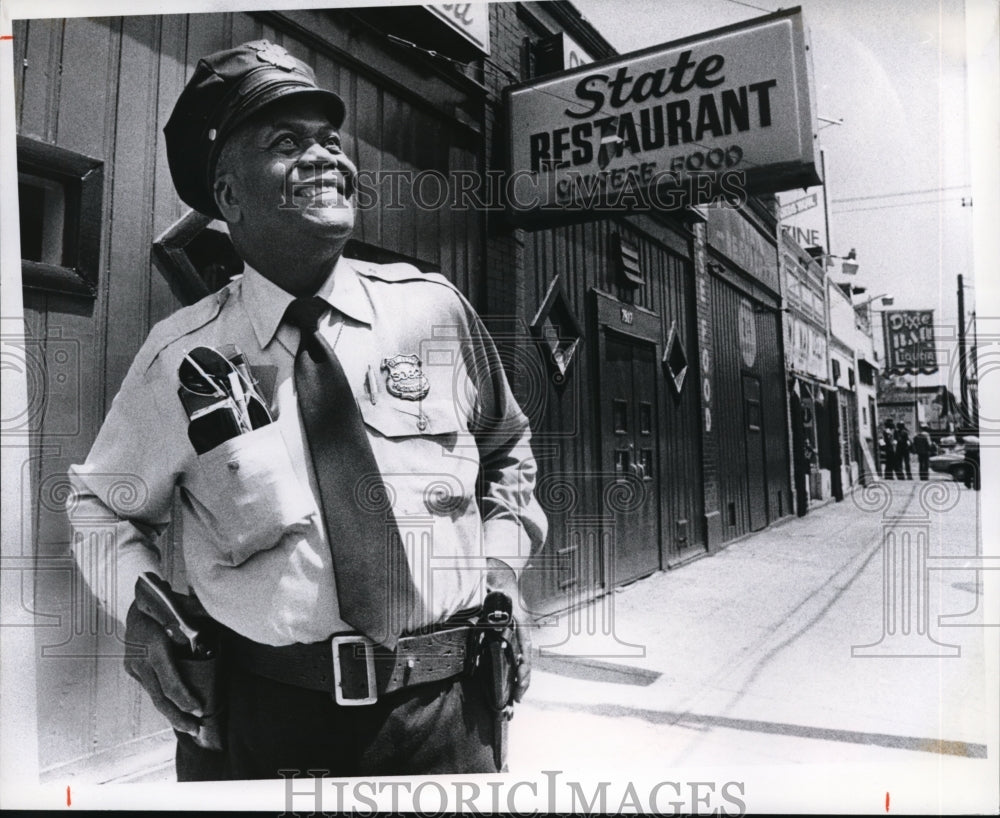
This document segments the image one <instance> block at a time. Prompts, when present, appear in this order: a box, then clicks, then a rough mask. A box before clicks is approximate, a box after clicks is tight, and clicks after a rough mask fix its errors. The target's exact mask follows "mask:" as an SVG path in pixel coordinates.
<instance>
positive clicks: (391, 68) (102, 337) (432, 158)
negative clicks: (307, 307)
mask: <svg viewBox="0 0 1000 818" xmlns="http://www.w3.org/2000/svg"><path fill="white" fill-rule="evenodd" d="M345 20H346V18H345V17H343V16H342V15H341V16H337V15H335V14H328V13H323V12H306V11H302V12H290V13H289V14H288V15H287V19H286V20H284V21H279V20H275V19H273V16H272V17H267V18H260V17H255V16H251V15H247V14H199V15H195V16H181V15H177V16H160V17H157V16H136V17H128V18H115V19H110V18H109V19H88V18H79V19H72V20H68V21H67V20H32V21H30V22H24V21H19V22H18V23H17V24H16V25H15V28H14V49H15V65H16V66H18V71H17V72H16V73H17V82H16V85H17V88H16V92H17V99H16V112H17V125H18V133H19V134H20V135H23V136H26V137H29V138H33V139H37V140H40V141H43V142H47V143H52V144H56V145H59V146H61V147H64V148H68V149H70V150H74V151H78V152H80V153H83V154H86V155H87V156H90V157H93V158H95V159H99V160H103V162H104V163H105V165H104V171H105V173H104V178H105V189H104V199H103V202H104V205H103V207H104V213H103V233H102V237H101V248H102V249H101V263H100V268H99V269H100V280H99V284H98V294H97V297H96V299H89V298H81V297H79V296H73V295H68V294H64V293H58V292H42V291H38V290H33V289H26V290H25V321H26V325H27V329H28V334H29V345H33V346H32V349H33V350H34V352H33V354H34V358H32V360H36V359H37V365H36V370H37V371H35V372H32V373H29V382H30V384H31V386H30V388H31V389H32V390H33V392H32V399H33V401H34V404H33V405H37V407H38V409H37V411H35V413H34V414H33V415H32V417H31V418H30V432H31V435H32V437H31V442H32V443H33V444H34V445H35V449H34V451H35V452H36V456H35V457H34V458H33V459H32V461H31V469H30V474H26V475H25V476H24V483H23V485H22V486H21V487H20V491H21V494H20V495H19V496H20V497H22V498H24V506H25V508H26V513H33V514H34V515H35V517H34V522H35V527H34V530H35V532H36V536H35V542H34V543H28V542H25V543H24V544H23V546H22V549H23V552H24V554H25V555H31V554H32V553H34V554H36V555H37V558H38V565H39V568H40V570H38V571H37V572H36V580H35V581H36V596H35V598H36V605H37V612H36V622H37V623H38V627H37V628H36V634H37V638H36V642H37V645H38V659H37V668H38V678H39V691H38V701H39V708H40V709H39V756H40V759H39V762H40V767H41V768H42V769H43V770H46V769H50V768H53V767H56V766H58V765H61V764H64V763H67V762H70V761H72V760H73V759H77V758H82V757H88V756H92V755H94V754H95V753H100V752H102V751H105V750H112V749H113V748H115V747H117V746H119V745H122V744H124V743H126V742H128V741H130V740H133V739H137V738H141V737H143V736H147V735H149V734H151V733H154V732H157V731H159V730H162V729H164V728H165V727H166V723H165V721H163V719H162V718H160V717H159V715H158V714H157V713H156V712H155V711H154V710H153V708H152V705H151V704H149V700H148V697H146V696H145V695H144V694H142V693H141V690H140V688H139V686H138V685H136V684H135V683H134V682H132V681H131V680H128V679H127V678H126V676H125V674H124V672H123V670H122V665H121V658H120V657H121V653H122V644H121V639H120V636H121V634H120V633H116V628H115V626H114V623H113V622H112V621H111V620H110V619H109V618H108V616H107V615H106V614H104V613H103V612H101V611H98V610H97V609H96V606H95V605H94V604H93V600H92V598H91V597H90V595H89V593H88V592H86V590H85V588H84V587H83V586H82V584H81V581H80V580H79V578H78V576H77V574H76V572H75V571H74V569H73V566H72V560H71V558H70V557H69V542H70V531H69V527H68V524H67V520H66V515H65V512H64V510H63V507H62V504H63V502H64V500H65V472H66V469H67V467H68V466H69V464H71V463H79V462H82V461H83V459H84V458H85V457H86V454H87V451H88V450H89V448H90V445H91V443H92V442H93V440H94V438H95V436H96V433H97V429H98V427H99V425H100V423H101V420H102V419H103V417H104V415H105V413H106V410H107V407H108V406H109V404H110V401H111V399H112V398H113V396H114V395H115V393H116V392H117V390H118V387H119V385H120V383H121V381H122V379H123V377H124V375H125V372H126V371H127V369H128V366H129V364H130V362H131V361H132V358H133V357H134V356H135V353H136V352H137V351H138V349H139V346H140V345H141V343H142V342H143V340H144V339H145V337H146V335H147V333H148V332H149V329H150V327H151V326H152V325H153V324H154V323H155V322H156V321H158V320H159V319H161V318H163V317H165V316H167V315H168V314H170V313H172V312H173V311H175V310H176V309H177V308H178V307H179V306H180V305H179V303H178V301H177V300H176V298H175V296H174V295H173V294H172V293H171V289H170V287H169V285H168V283H167V282H166V281H165V280H164V279H163V277H162V276H161V275H160V273H159V272H158V271H157V270H156V269H155V268H153V267H152V265H151V262H150V247H151V243H152V241H153V239H154V238H155V237H156V236H158V235H159V234H160V233H161V232H162V231H164V230H165V229H166V228H167V227H168V226H170V225H171V224H173V223H174V222H175V221H176V220H177V219H178V218H179V217H180V216H181V215H182V214H183V213H184V212H185V211H186V209H187V208H186V207H185V206H184V205H183V204H182V203H181V202H180V201H179V199H178V198H177V196H176V193H175V192H174V189H173V185H172V183H171V180H170V173H169V169H168V166H167V162H166V152H165V147H164V144H163V140H162V128H163V125H164V124H165V122H166V120H167V118H168V117H169V114H170V111H171V110H172V108H173V104H174V102H175V100H176V99H177V96H178V94H179V93H180V91H181V89H182V88H183V85H184V83H185V82H186V81H187V79H188V78H189V77H190V76H191V74H192V72H193V70H194V66H195V64H196V62H197V60H198V59H199V58H200V57H201V56H203V55H205V54H208V53H211V52H212V51H215V50H218V49H220V48H226V47H230V46H231V45H234V44H238V43H240V42H244V41H246V40H250V39H255V38H259V37H266V38H268V39H270V40H271V41H272V42H278V43H281V44H283V45H285V47H287V48H288V49H289V50H290V51H292V52H293V53H295V54H296V55H297V56H299V57H301V58H303V59H305V60H306V61H307V62H309V63H310V64H311V65H312V66H313V68H314V69H315V71H316V74H317V78H318V81H319V83H320V84H321V85H323V86H325V87H328V88H332V89H333V90H336V91H338V92H339V93H340V94H341V95H342V96H343V98H344V100H345V102H346V104H347V108H348V117H347V120H346V121H345V124H344V130H345V137H346V138H345V149H346V150H347V152H348V154H349V155H350V156H351V157H352V158H353V159H354V161H355V162H356V163H357V165H358V167H359V168H362V169H369V170H379V169H412V170H422V169H435V170H439V171H448V170H453V169H471V170H475V169H479V167H480V162H481V159H480V155H481V137H480V136H479V134H478V133H477V131H476V129H475V127H472V128H470V127H467V126H466V125H460V124H459V123H458V122H457V121H455V120H453V119H451V118H450V117H449V115H447V114H446V113H444V112H445V111H454V110H455V109H456V107H457V106H458V105H459V104H461V103H467V102H468V100H467V99H465V94H464V92H460V91H456V90H455V89H454V88H450V87H447V84H446V83H444V82H443V81H441V80H435V79H434V78H433V75H432V73H430V72H426V71H413V72H411V71H409V70H408V69H406V67H405V65H404V64H403V63H401V62H399V59H400V58H399V57H398V56H391V55H388V52H387V51H385V50H384V49H382V46H381V45H380V44H379V43H378V42H377V41H376V40H374V39H373V35H371V34H369V33H367V32H366V31H365V30H364V29H354V28H351V27H350V26H347V25H345V23H344V21H345ZM275 26H278V27H277V28H276V27H275ZM359 55H361V56H359ZM382 71H384V72H389V73H390V74H392V76H385V75H383V74H382V73H380V72H382ZM429 77H430V78H429ZM355 235H356V237H357V238H359V239H361V240H363V241H365V242H368V243H370V244H372V245H376V246H378V247H380V248H382V249H384V250H388V251H392V252H395V253H399V254H403V255H405V256H409V257H412V258H415V259H419V260H421V261H423V262H425V263H427V264H429V265H434V266H437V267H438V269H440V270H441V271H442V272H443V273H444V274H445V275H446V276H447V277H449V278H450V279H451V280H452V281H454V282H455V283H456V284H457V285H458V286H459V287H460V288H461V289H463V291H464V292H466V293H467V294H468V295H469V296H470V298H472V299H473V301H474V302H475V301H476V300H477V297H478V294H477V287H478V282H479V281H480V279H481V276H480V267H481V241H482V225H481V214H479V213H477V212H475V211H474V210H471V209H469V210H465V211H452V210H450V209H448V208H447V207H443V208H440V209H437V210H420V209H418V208H414V207H409V206H408V207H406V208H405V209H403V210H398V211H389V210H384V209H383V208H380V207H379V208H375V209H372V210H369V211H366V212H362V213H361V214H360V218H359V224H358V229H357V232H356V234H355ZM33 376H35V377H33ZM43 398H47V400H43ZM29 499H30V503H29ZM26 581H27V580H26Z"/></svg>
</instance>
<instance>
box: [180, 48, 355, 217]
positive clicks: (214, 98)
mask: <svg viewBox="0 0 1000 818" xmlns="http://www.w3.org/2000/svg"><path fill="white" fill-rule="evenodd" d="M291 94H299V95H302V96H306V95H309V96H312V97H314V98H316V99H318V100H319V101H321V102H322V103H324V104H325V106H326V108H327V111H328V113H329V115H330V120H331V122H332V123H333V125H334V127H337V128H339V127H340V125H341V123H342V122H343V121H344V102H343V100H342V99H341V98H340V97H339V96H337V95H336V94H335V93H333V92H332V91H326V90H324V89H322V88H319V87H318V86H317V85H316V75H315V74H314V73H313V70H312V69H311V68H310V67H309V66H308V65H306V64H305V63H304V62H302V60H299V59H297V58H295V57H293V56H292V55H291V54H289V53H288V52H287V51H286V50H285V49H284V48H282V47H281V46H279V45H274V44H273V43H269V42H268V41H267V40H254V41H253V42H249V43H244V44H243V45H240V46H237V47H236V48H230V49H227V50H226V51H219V52H216V53H215V54H210V55H209V56H207V57H204V58H203V59H201V60H199V61H198V65H197V67H196V68H195V71H194V74H193V75H192V76H191V80H190V81H189V82H188V84H187V85H186V86H185V88H184V90H183V91H182V92H181V95H180V97H179V98H178V99H177V104H176V105H175V106H174V111H173V113H172V114H171V115H170V119H169V120H168V121H167V124H166V126H165V127H164V129H163V133H164V136H165V137H166V140H167V162H168V163H169V165H170V175H171V176H172V177H173V180H174V187H176V188H177V192H178V194H180V197H181V199H183V200H184V201H185V202H186V203H187V204H189V205H190V206H191V207H193V208H194V209H195V210H197V211H199V212H201V213H204V214H205V215H207V216H212V217H214V218H221V214H220V213H219V211H218V208H216V206H215V198H214V196H213V195H212V187H213V182H214V179H213V176H214V174H215V163H216V161H217V160H218V158H219V152H220V151H221V150H222V145H223V144H224V142H225V140H226V139H227V138H228V137H229V136H230V135H231V134H232V132H233V129H234V128H236V126H237V125H239V124H240V123H241V122H243V121H245V120H246V119H247V117H249V116H250V115H251V114H253V113H255V112H257V111H259V110H260V109H261V108H263V107H264V106H265V105H268V104H270V103H272V102H274V101H275V100H277V99H283V98H284V97H287V96H289V95H291Z"/></svg>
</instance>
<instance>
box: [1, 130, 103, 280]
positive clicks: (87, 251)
mask: <svg viewBox="0 0 1000 818" xmlns="http://www.w3.org/2000/svg"><path fill="white" fill-rule="evenodd" d="M17 167H18V176H17V192H18V210H19V216H20V227H21V230H20V234H21V270H22V274H23V284H24V286H25V287H30V288H33V289H40V290H48V291H55V292H69V293H75V294H77V295H84V296H88V297H91V298H92V297H94V296H95V295H96V294H97V271H98V267H99V264H100V254H101V230H102V218H103V199H104V170H103V168H104V163H103V162H101V161H100V160H98V159H91V158H90V157H87V156H84V155H83V154H79V153H76V152H75V151H70V150H66V149H65V148H60V147H58V146H56V145H49V144H48V143H45V142H39V141H38V140H35V139H29V138H27V137H23V136H19V137H18V138H17Z"/></svg>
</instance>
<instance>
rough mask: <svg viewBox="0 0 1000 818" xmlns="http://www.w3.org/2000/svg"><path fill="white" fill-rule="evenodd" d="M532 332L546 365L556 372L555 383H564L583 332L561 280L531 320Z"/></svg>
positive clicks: (553, 378) (550, 286) (547, 294)
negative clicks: (560, 283)
mask: <svg viewBox="0 0 1000 818" xmlns="http://www.w3.org/2000/svg"><path fill="white" fill-rule="evenodd" d="M531 332H532V334H533V335H534V336H535V338H536V340H537V341H538V345H539V349H540V350H541V352H542V357H543V358H544V359H545V362H546V364H548V366H550V367H551V368H552V370H553V377H552V380H553V382H554V383H556V384H563V383H565V381H566V377H567V372H568V371H569V368H570V365H571V364H572V363H573V358H574V356H575V355H576V351H577V349H578V348H579V346H580V340H581V339H582V338H583V330H582V328H581V326H580V322H579V321H578V320H577V318H576V316H575V315H574V314H573V309H572V307H571V306H570V303H569V300H568V299H567V298H566V295H565V293H563V290H562V287H561V286H560V285H559V276H556V277H555V278H554V279H553V280H552V283H551V284H550V285H549V289H548V292H546V293H545V299H544V300H543V301H542V305H541V306H540V307H539V308H538V312H536V313H535V317H534V318H533V319H532V320H531Z"/></svg>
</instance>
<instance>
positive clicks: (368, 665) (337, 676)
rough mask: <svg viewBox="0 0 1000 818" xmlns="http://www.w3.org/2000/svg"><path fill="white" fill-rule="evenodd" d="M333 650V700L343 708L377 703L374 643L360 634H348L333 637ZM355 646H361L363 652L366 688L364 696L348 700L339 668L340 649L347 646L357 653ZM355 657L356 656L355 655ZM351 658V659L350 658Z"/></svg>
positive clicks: (342, 673)
mask: <svg viewBox="0 0 1000 818" xmlns="http://www.w3.org/2000/svg"><path fill="white" fill-rule="evenodd" d="M330 644H331V647H332V648H333V682H334V685H335V690H334V693H333V697H334V700H335V701H336V702H337V704H339V705H342V706H344V707H359V706H361V705H366V704H375V702H377V701H378V688H377V687H376V681H375V650H374V648H375V643H374V642H372V640H371V639H369V638H367V637H366V636H362V635H361V634H349V635H346V636H334V637H333V639H332V640H331V642H330ZM357 645H363V646H364V650H365V676H366V682H367V688H368V694H367V695H366V696H360V697H357V698H349V697H347V696H345V695H344V687H343V685H344V681H345V679H344V675H345V674H344V671H343V669H342V668H341V666H340V656H341V648H344V647H347V646H354V647H350V648H349V649H350V650H352V651H357ZM355 656H356V654H355ZM352 658H353V657H352Z"/></svg>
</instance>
